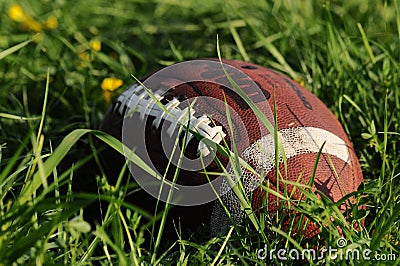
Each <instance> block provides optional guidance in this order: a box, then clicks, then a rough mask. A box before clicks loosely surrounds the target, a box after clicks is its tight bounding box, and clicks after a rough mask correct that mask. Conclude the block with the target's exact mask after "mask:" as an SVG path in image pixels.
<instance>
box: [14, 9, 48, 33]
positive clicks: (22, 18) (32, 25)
mask: <svg viewBox="0 0 400 266" xmlns="http://www.w3.org/2000/svg"><path fill="white" fill-rule="evenodd" d="M8 17H9V18H10V19H11V20H13V21H16V22H19V23H20V24H21V26H22V28H24V29H26V30H30V31H34V32H39V31H41V30H42V24H40V23H39V22H37V21H36V20H34V19H33V18H31V17H30V16H29V15H27V14H26V13H25V12H24V10H23V9H22V7H21V6H20V5H18V4H12V5H11V6H10V8H9V9H8Z"/></svg>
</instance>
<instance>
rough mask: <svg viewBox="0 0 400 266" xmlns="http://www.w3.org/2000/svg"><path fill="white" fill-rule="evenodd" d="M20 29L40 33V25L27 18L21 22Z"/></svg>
mask: <svg viewBox="0 0 400 266" xmlns="http://www.w3.org/2000/svg"><path fill="white" fill-rule="evenodd" d="M22 27H24V28H26V29H27V30H30V31H34V32H40V31H42V29H43V28H42V24H40V23H39V22H37V21H36V20H34V19H33V18H30V17H27V18H26V19H25V20H24V21H23V22H22Z"/></svg>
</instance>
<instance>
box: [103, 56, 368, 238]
mask: <svg viewBox="0 0 400 266" xmlns="http://www.w3.org/2000/svg"><path fill="white" fill-rule="evenodd" d="M168 68H169V71H163V70H161V71H159V72H156V73H155V74H153V75H151V76H149V77H148V78H147V79H144V80H142V81H141V82H138V83H134V84H132V85H130V86H129V87H128V88H127V89H126V90H125V91H124V92H123V93H122V94H121V95H120V96H119V97H117V98H116V100H115V101H114V103H113V104H112V106H110V108H109V109H108V111H107V113H106V114H105V117H104V120H103V122H102V125H101V130H102V131H105V132H107V133H109V134H111V135H113V136H114V137H116V138H117V139H119V140H121V141H122V142H123V143H124V144H125V145H126V147H128V149H130V150H132V151H133V152H134V153H136V154H137V155H138V156H139V157H140V158H141V159H143V161H144V162H145V163H146V164H147V165H150V168H152V169H153V170H154V173H156V174H153V175H150V174H148V172H145V171H144V170H143V169H140V167H138V166H137V163H136V162H129V160H126V158H125V157H124V156H123V155H121V154H119V153H117V152H115V151H113V150H112V149H108V148H106V149H105V150H103V151H102V152H101V153H100V157H101V158H102V160H103V162H104V168H105V169H104V170H105V172H106V173H107V177H108V178H109V182H110V183H113V182H116V179H117V178H118V175H119V171H120V169H121V167H122V165H123V164H125V163H128V164H129V170H130V173H129V174H131V176H133V179H132V182H135V183H137V184H138V187H137V188H136V189H134V190H132V191H131V192H129V193H127V195H128V196H127V197H126V199H125V200H126V201H128V202H131V203H133V204H135V205H137V206H139V207H141V208H143V209H145V210H147V211H149V212H150V213H153V212H154V211H155V210H156V206H158V211H160V210H161V209H162V208H163V206H165V202H168V203H171V206H172V207H171V210H170V211H169V218H168V221H167V224H166V231H165V235H167V237H172V236H173V235H176V231H177V230H178V231H179V229H177V228H184V229H190V230H192V231H194V230H196V228H198V227H199V226H200V225H205V227H207V228H209V229H210V234H212V235H217V234H219V233H221V232H224V230H226V229H227V228H228V227H229V226H230V225H231V224H232V222H235V223H236V224H237V225H240V224H242V223H243V221H244V219H245V217H246V216H245V213H244V212H243V210H242V209H243V208H242V207H241V203H240V200H239V199H238V197H237V195H236V194H235V192H234V191H233V190H232V188H231V187H232V186H233V185H235V184H238V183H237V182H238V181H239V180H240V182H241V184H242V187H243V192H244V193H245V194H246V195H245V196H246V197H247V198H249V201H250V204H251V207H252V209H253V211H254V213H255V214H256V215H261V214H266V213H267V214H270V215H276V213H277V212H276V210H277V208H279V206H280V205H279V203H278V202H279V201H280V199H279V198H278V197H276V196H275V195H274V194H275V193H267V191H266V189H265V186H268V188H269V189H270V190H273V191H275V192H276V193H279V194H282V195H283V194H284V192H285V191H286V192H288V194H289V195H290V197H291V199H292V200H293V202H296V201H298V200H303V199H304V198H305V196H304V194H303V193H302V192H301V189H299V188H296V189H295V187H296V184H297V183H298V184H300V185H301V184H302V185H311V187H312V190H313V191H314V192H315V191H317V190H318V191H320V192H322V193H323V194H324V195H326V196H327V197H329V198H330V199H332V200H333V201H335V202H336V201H338V200H339V199H341V198H343V197H344V196H345V195H347V194H349V193H351V192H353V191H356V190H357V188H358V186H359V185H360V184H361V183H362V182H363V175H362V172H361V167H360V164H359V161H358V159H357V156H356V153H355V151H354V149H353V147H352V144H351V142H350V140H349V138H348V136H347V134H346V133H345V131H344V130H343V128H342V126H341V124H340V122H339V121H338V119H337V118H336V117H335V116H334V114H333V113H332V112H331V111H330V110H329V109H328V108H327V106H325V104H324V103H323V102H322V101H320V100H319V99H318V98H317V97H316V96H315V95H313V94H312V93H311V92H310V91H308V90H307V89H305V88H303V87H302V86H300V85H299V84H298V83H296V82H295V81H293V80H291V79H290V78H288V77H286V76H284V75H282V74H279V73H277V72H275V71H273V70H270V69H267V68H264V67H262V66H259V65H255V64H252V63H248V62H242V61H236V60H225V59H223V60H222V63H221V62H220V61H219V59H204V60H194V61H187V62H183V63H178V64H176V65H173V66H172V68H171V67H168ZM168 68H167V69H168ZM275 115H276V120H275V119H274V117H275ZM274 127H276V128H277V132H276V130H275V133H274ZM275 140H278V143H279V145H278V144H277V143H275ZM212 143H215V144H218V145H220V146H221V147H222V146H224V147H226V150H230V151H232V152H233V151H234V152H235V153H236V154H238V155H239V157H240V158H241V160H242V161H243V162H244V163H243V164H241V165H240V166H239V167H237V166H235V160H234V159H232V156H231V155H229V154H227V153H224V152H222V149H221V148H218V146H216V145H214V146H213V145H212ZM276 147H280V148H279V151H277V150H276ZM231 154H232V153H231ZM276 155H278V156H279V158H278V159H276ZM142 157H143V158H142ZM182 158H183V159H182ZM276 162H278V165H277V164H276ZM244 164H246V165H247V166H246V165H244ZM315 165H316V168H315ZM314 168H315V169H314ZM223 169H225V170H223ZM238 169H239V173H238ZM277 171H279V175H278V174H277ZM217 173H221V174H217ZM156 176H159V177H160V178H159V179H157V178H156ZM228 176H229V178H227V177H228ZM277 177H278V180H277ZM163 178H165V179H163ZM312 178H313V180H311V179H312ZM159 180H164V181H163V182H160V181H159ZM168 182H169V183H168ZM232 182H233V184H232ZM165 183H168V184H169V187H168V186H165ZM171 184H172V185H171ZM210 187H211V189H210ZM168 189H170V190H168ZM161 190H162V191H161ZM175 190H176V193H175V192H174V193H169V192H171V191H175ZM292 192H293V193H292ZM288 194H286V195H288ZM175 195H176V196H175ZM221 202H222V203H223V204H224V205H225V206H226V209H227V210H228V211H229V213H230V216H231V217H230V218H229V217H228V215H227V213H226V209H225V208H224V207H223V205H222V204H221ZM157 204H158V205H157ZM346 207H347V206H346V204H345V203H344V204H343V205H342V206H341V210H343V211H344V210H345V209H346ZM263 208H267V211H265V210H263ZM282 215H283V214H282ZM282 219H285V217H282ZM318 230H319V228H318V226H317V225H315V224H313V223H309V224H308V226H307V228H306V230H305V232H304V236H305V237H306V238H309V237H312V236H314V235H315V234H317V233H318Z"/></svg>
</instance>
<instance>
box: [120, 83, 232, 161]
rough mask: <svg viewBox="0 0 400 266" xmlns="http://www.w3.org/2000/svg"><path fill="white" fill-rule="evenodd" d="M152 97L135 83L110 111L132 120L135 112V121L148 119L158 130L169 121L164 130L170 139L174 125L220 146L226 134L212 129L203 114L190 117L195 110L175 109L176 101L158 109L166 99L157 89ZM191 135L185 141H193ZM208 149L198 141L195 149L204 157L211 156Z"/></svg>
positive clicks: (171, 101)
mask: <svg viewBox="0 0 400 266" xmlns="http://www.w3.org/2000/svg"><path fill="white" fill-rule="evenodd" d="M152 94H153V97H151V96H150V94H149V93H148V91H147V90H145V89H144V87H143V86H141V85H139V84H137V83H135V84H133V85H132V86H130V87H129V88H128V89H127V90H125V91H124V92H123V93H122V94H121V95H120V96H119V97H118V98H117V103H120V104H119V105H118V104H116V105H115V108H114V110H113V111H114V112H118V113H119V114H120V115H123V116H124V117H132V116H133V114H134V113H139V118H140V119H141V120H142V121H143V120H144V119H145V116H146V115H147V116H152V117H154V118H155V119H154V120H153V123H152V125H153V126H154V127H155V128H156V129H158V128H159V126H160V124H161V122H162V121H168V122H170V125H169V127H168V129H167V131H166V133H167V134H168V136H169V137H172V136H173V134H174V132H175V131H176V130H177V128H178V129H179V127H178V124H179V125H180V127H182V128H183V130H187V128H189V130H192V131H194V132H196V133H198V134H199V135H201V136H202V137H203V138H207V139H209V140H211V141H213V142H214V143H217V144H220V143H221V142H222V140H223V138H224V137H225V136H226V134H225V133H224V132H223V129H222V126H212V125H210V124H211V119H210V118H208V117H207V116H206V115H202V116H199V117H196V116H194V113H195V112H196V110H195V109H194V108H193V106H191V105H189V106H188V107H186V108H185V109H181V108H179V105H180V103H181V102H180V101H179V100H178V99H176V98H173V99H172V100H170V101H168V103H166V104H163V106H164V109H163V108H162V107H161V106H159V104H158V103H161V101H162V100H166V98H164V96H163V92H162V91H161V90H157V91H155V92H154V93H152ZM193 137H194V136H193V134H192V133H191V132H188V136H187V142H186V143H189V141H190V140H191V139H192V138H193ZM210 150H212V148H211V147H208V146H207V145H206V144H205V142H203V141H200V142H199V144H198V147H197V152H198V154H202V155H203V156H207V155H209V154H210V153H211V151H210Z"/></svg>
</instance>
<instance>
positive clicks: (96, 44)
mask: <svg viewBox="0 0 400 266" xmlns="http://www.w3.org/2000/svg"><path fill="white" fill-rule="evenodd" d="M90 48H92V49H93V50H94V51H100V50H101V42H100V40H97V39H93V40H91V41H90Z"/></svg>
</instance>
